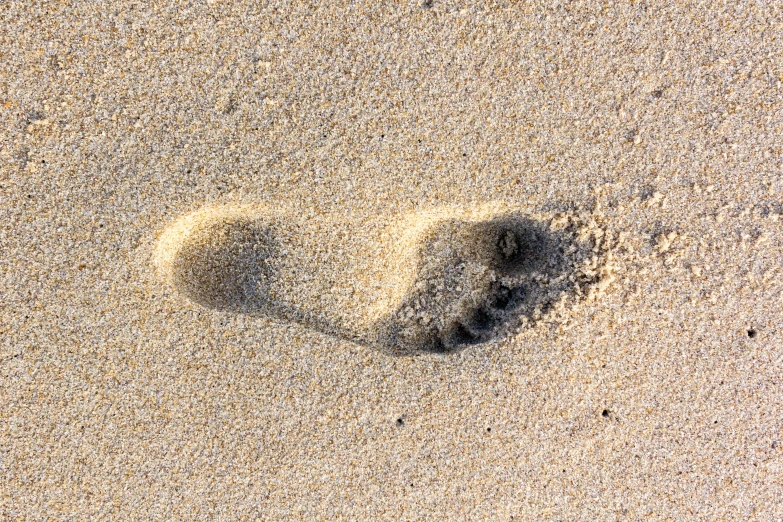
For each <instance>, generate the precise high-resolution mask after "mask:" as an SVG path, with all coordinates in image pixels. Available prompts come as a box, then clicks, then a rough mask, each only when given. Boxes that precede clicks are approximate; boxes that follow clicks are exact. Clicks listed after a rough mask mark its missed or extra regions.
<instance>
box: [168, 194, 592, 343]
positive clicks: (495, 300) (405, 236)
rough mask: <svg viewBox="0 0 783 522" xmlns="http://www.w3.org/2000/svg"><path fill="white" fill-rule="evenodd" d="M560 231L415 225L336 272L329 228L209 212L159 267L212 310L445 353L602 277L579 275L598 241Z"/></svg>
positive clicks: (451, 218)
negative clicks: (329, 253)
mask: <svg viewBox="0 0 783 522" xmlns="http://www.w3.org/2000/svg"><path fill="white" fill-rule="evenodd" d="M561 221H562V220H561ZM566 221H568V220H566ZM552 223H553V221H552V220H546V219H532V218H530V217H527V216H523V215H521V214H518V213H508V212H506V213H489V214H487V213H483V214H479V215H478V216H477V214H476V213H472V214H470V215H468V216H467V217H466V215H465V214H460V213H459V212H454V211H450V212H449V211H446V212H437V213H433V214H429V215H427V216H424V217H421V216H413V217H412V218H411V219H409V220H407V221H406V222H405V223H404V224H403V225H402V226H399V227H396V228H395V229H394V231H393V232H392V233H391V234H387V235H385V236H383V237H387V238H388V239H387V240H386V241H387V243H388V244H384V245H375V252H376V253H379V255H378V260H377V261H375V260H373V263H375V264H374V268H373V269H370V270H366V271H365V270H364V269H362V270H358V271H354V272H351V271H350V270H349V271H345V272H342V271H339V270H338V271H335V270H334V269H333V267H332V270H331V272H330V271H329V268H330V267H329V266H321V265H330V264H334V263H333V261H334V260H331V261H330V259H329V258H328V257H326V258H322V257H318V256H315V255H314V256H309V257H308V255H307V253H308V252H316V251H323V250H324V246H325V245H326V247H327V248H326V249H325V250H330V248H331V247H333V248H331V249H333V250H334V251H335V252H342V250H343V248H342V245H336V246H335V245H331V247H330V243H335V242H337V243H339V241H340V239H339V237H340V234H336V235H335V238H334V239H330V237H327V236H328V234H329V230H330V229H331V228H333V227H330V226H327V227H325V228H324V229H323V230H320V231H315V232H313V231H312V230H310V232H305V228H306V227H300V226H299V225H297V224H296V223H295V221H294V220H292V219H290V218H288V217H285V216H282V215H281V214H279V213H274V212H269V211H266V210H264V209H260V208H256V207H248V206H245V207H211V208H205V209H203V210H201V211H198V212H196V213H193V214H189V215H187V216H184V217H182V218H180V219H179V220H177V221H175V222H174V223H173V224H172V225H171V226H170V227H168V228H167V229H166V230H165V231H164V233H163V234H162V236H161V238H160V240H159V242H158V246H157V249H156V258H155V261H156V264H157V266H158V268H159V270H160V272H161V274H162V275H163V277H164V279H165V280H167V281H168V282H169V283H170V284H171V285H172V286H173V287H175V288H176V289H177V290H178V291H179V293H181V294H182V295H184V296H185V297H187V298H188V299H190V300H192V301H194V302H196V303H198V304H200V305H202V306H205V307H209V308H214V309H219V310H225V311H232V312H242V313H262V314H267V315H272V316H275V317H277V318H279V319H283V320H291V321H297V322H300V323H302V324H304V325H305V326H308V327H310V328H314V329H317V330H320V331H323V332H325V333H328V334H331V335H337V336H340V337H343V338H346V339H350V340H353V341H359V342H362V343H364V344H368V345H372V346H375V347H378V348H381V349H383V350H386V351H387V352H389V353H392V354H413V353H417V352H439V353H448V352H453V351H457V350H460V349H462V348H464V347H466V346H470V345H474V344H478V343H482V342H486V341H488V340H490V339H492V338H494V337H497V336H500V335H503V334H505V333H507V332H508V330H509V327H510V325H513V324H515V323H518V322H519V319H520V318H527V320H535V319H536V318H537V317H538V316H540V314H541V313H542V311H544V312H545V311H546V309H547V307H549V306H551V304H552V303H554V302H555V301H556V300H557V299H558V298H559V297H560V296H562V295H563V294H566V293H569V292H572V291H573V290H574V289H577V291H580V285H582V286H584V285H585V284H588V285H590V284H594V283H597V282H598V281H599V280H600V275H596V274H599V273H600V270H599V269H597V268H596V266H595V265H596V263H595V256H594V255H592V258H593V261H592V265H591V266H592V271H589V274H593V275H592V276H587V275H585V274H586V273H588V272H586V271H585V270H582V268H580V267H581V266H582V265H584V264H585V260H586V259H588V258H590V256H591V252H593V251H595V250H596V249H595V244H594V243H591V242H590V241H582V240H580V239H579V238H578V236H579V233H578V231H577V227H575V226H573V224H571V225H568V224H567V225H566V226H559V227H555V226H553V225H552ZM310 243H313V244H310ZM604 244H606V243H604ZM292 253H298V256H296V255H293V256H292ZM358 255H359V258H361V259H366V258H368V257H371V256H368V255H365V256H364V257H362V255H361V254H358ZM337 262H339V261H337ZM336 273H338V275H335V274H336ZM368 273H369V274H372V275H371V276H367V274H368ZM324 274H327V275H324ZM357 274H359V275H357ZM339 277H343V278H345V279H347V280H346V281H342V282H341V281H337V280H336V278H339ZM368 277H369V280H368ZM318 284H322V287H317V285H318ZM314 285H316V286H314ZM336 287H348V288H350V287H352V288H353V289H352V290H349V291H348V292H347V293H346V295H347V296H348V297H346V298H345V299H341V298H340V295H338V294H334V295H332V294H330V293H329V292H330V289H331V288H336ZM370 288H372V290H370ZM572 293H573V292H572ZM357 296H359V297H357Z"/></svg>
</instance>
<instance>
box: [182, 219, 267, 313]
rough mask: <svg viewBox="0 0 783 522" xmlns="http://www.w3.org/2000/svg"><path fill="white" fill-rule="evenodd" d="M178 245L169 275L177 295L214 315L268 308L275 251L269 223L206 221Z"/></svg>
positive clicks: (184, 234) (245, 220) (254, 220)
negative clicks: (213, 310) (221, 312)
mask: <svg viewBox="0 0 783 522" xmlns="http://www.w3.org/2000/svg"><path fill="white" fill-rule="evenodd" d="M179 239H180V242H179V243H178V244H177V245H176V247H177V250H176V253H175V254H174V255H172V256H171V257H170V259H169V262H168V266H167V271H168V278H169V279H170V282H171V283H172V284H173V286H175V287H176V288H177V290H178V291H179V292H180V293H182V294H183V295H184V296H186V297H187V298H189V299H190V300H192V301H194V302H196V303H198V304H200V305H202V306H206V307H208V308H215V309H218V310H229V311H237V312H246V313H247V312H254V311H257V310H262V309H266V308H268V307H269V305H270V300H269V298H268V291H269V284H270V280H271V279H272V277H273V272H274V270H275V268H274V260H275V251H276V250H277V244H276V242H277V239H276V237H275V234H274V227H273V226H272V224H271V223H270V221H269V220H260V219H252V217H250V216H247V215H240V214H236V215H231V214H228V215H224V216H218V218H216V219H210V217H209V216H207V217H205V218H202V219H201V220H200V221H197V222H196V223H194V225H193V226H191V227H190V228H189V229H188V230H187V232H186V233H182V234H180V238H179Z"/></svg>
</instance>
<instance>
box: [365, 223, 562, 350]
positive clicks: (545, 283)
mask: <svg viewBox="0 0 783 522" xmlns="http://www.w3.org/2000/svg"><path fill="white" fill-rule="evenodd" d="M569 244H571V242H570V241H568V239H567V238H566V237H565V236H564V235H562V234H559V233H556V232H553V231H551V230H550V229H549V228H548V226H547V225H546V224H545V223H541V222H537V221H535V220H532V219H530V218H528V217H525V216H522V215H519V214H510V215H505V216H502V217H498V218H495V219H490V220H487V221H479V222H476V221H465V220H457V219H455V220H445V221H442V222H440V223H438V224H437V225H435V226H434V227H432V229H431V230H429V232H428V233H427V234H426V237H425V238H424V240H423V241H422V242H421V247H420V250H419V252H418V266H417V270H416V272H417V273H416V279H415V281H414V282H413V284H412V285H411V287H410V290H409V292H408V293H407V294H406V295H405V297H404V298H403V299H402V301H401V304H400V306H399V307H398V308H397V309H395V310H394V311H393V312H391V313H390V314H388V315H387V316H386V317H384V318H382V319H381V320H380V321H379V322H378V324H377V327H376V330H377V331H378V332H379V333H378V337H377V342H378V344H380V345H382V346H383V347H384V348H385V349H387V350H389V351H391V352H392V353H397V354H409V353H415V352H417V351H426V352H435V353H448V352H453V351H457V350H460V349H462V348H465V347H467V346H470V345H474V344H478V343H482V342H486V341H488V340H490V339H492V338H494V337H496V336H497V335H500V334H502V333H503V331H504V327H505V326H506V325H507V324H508V323H511V322H513V320H515V319H517V320H518V319H519V318H520V317H521V316H527V317H529V318H532V317H533V315H534V314H535V311H536V309H541V308H544V307H546V306H547V305H548V304H549V303H551V302H552V301H553V300H554V299H556V298H557V296H558V295H559V294H561V293H562V292H564V291H566V290H567V289H568V287H569V286H570V285H571V283H570V282H569V281H568V277H566V276H564V275H565V274H566V273H567V272H568V271H569V270H572V269H573V262H569V259H568V256H566V255H565V251H566V249H567V247H568V246H569ZM572 250H573V249H572Z"/></svg>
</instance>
